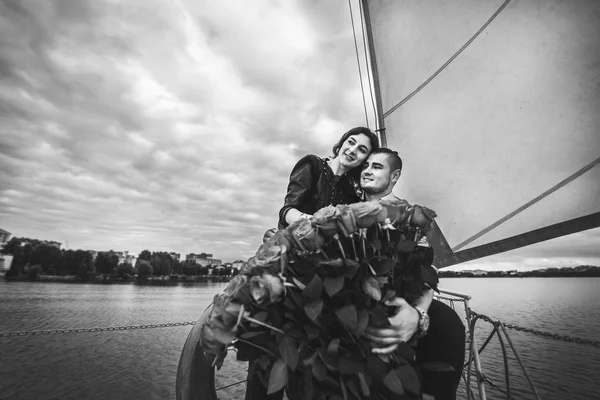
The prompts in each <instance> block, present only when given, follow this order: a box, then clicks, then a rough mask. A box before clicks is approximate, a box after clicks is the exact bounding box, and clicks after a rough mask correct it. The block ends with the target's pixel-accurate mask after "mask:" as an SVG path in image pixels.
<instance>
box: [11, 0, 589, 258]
mask: <svg viewBox="0 0 600 400" xmlns="http://www.w3.org/2000/svg"><path fill="white" fill-rule="evenodd" d="M364 124H365V117H364V114H363V105H362V98H361V94H360V84H359V82H358V78H357V69H356V59H355V55H354V42H353V38H352V27H351V24H350V17H349V11H348V6H347V4H346V3H343V2H342V3H337V2H326V1H308V0H306V1H280V2H273V1H266V0H261V1H253V2H246V1H242V0H238V1H228V2H225V3H219V2H201V3H199V2H194V1H191V0H180V1H176V0H174V1H169V2H164V1H158V0H131V1H127V2H118V1H114V0H102V1H80V0H52V1H51V0H47V1H35V0H0V221H1V226H0V227H1V228H3V229H5V230H8V231H10V232H12V233H13V235H15V236H27V237H35V238H40V239H47V240H56V241H60V242H62V243H63V244H66V242H67V241H68V244H69V247H70V248H85V249H95V250H109V249H113V250H129V251H132V252H134V253H138V252H140V251H141V250H143V249H150V250H152V251H177V252H180V253H182V254H185V253H190V252H194V253H200V252H207V253H212V254H214V256H215V257H217V258H220V259H223V260H226V261H232V260H235V259H239V258H242V259H246V258H248V257H250V256H251V255H252V254H254V252H255V250H256V248H257V247H258V244H259V243H260V240H261V238H262V234H263V232H264V231H265V230H266V229H269V228H271V227H274V226H276V223H277V212H278V210H279V208H280V207H281V205H282V201H283V197H284V194H285V189H286V185H287V179H288V177H289V172H290V170H291V168H292V166H293V164H294V163H295V161H296V160H297V159H298V158H299V157H300V156H302V155H304V154H307V153H315V154H320V155H328V154H329V151H330V148H331V146H332V144H333V143H334V142H335V141H336V140H337V138H338V137H339V136H340V134H341V133H343V132H344V131H345V130H347V129H348V128H350V127H353V126H356V125H364ZM595 238H596V240H597V239H598V236H597V232H596V236H595ZM546 249H547V250H549V255H546V256H545V257H554V256H555V255H559V254H558V253H553V251H552V249H551V248H546ZM530 255H531V254H530ZM534 256H537V255H534ZM595 256H596V257H598V254H597V253H596V254H595ZM599 258H600V257H599Z"/></svg>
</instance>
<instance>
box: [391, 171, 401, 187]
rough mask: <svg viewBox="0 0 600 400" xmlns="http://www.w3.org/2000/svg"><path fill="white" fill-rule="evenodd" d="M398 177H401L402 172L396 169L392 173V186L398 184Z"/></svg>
mask: <svg viewBox="0 0 600 400" xmlns="http://www.w3.org/2000/svg"><path fill="white" fill-rule="evenodd" d="M400 175H402V170H399V169H397V170H395V171H394V172H392V182H393V183H394V184H395V183H396V182H398V179H400Z"/></svg>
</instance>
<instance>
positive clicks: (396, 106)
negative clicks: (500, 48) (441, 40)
mask: <svg viewBox="0 0 600 400" xmlns="http://www.w3.org/2000/svg"><path fill="white" fill-rule="evenodd" d="M510 2H511V0H506V1H505V2H504V3H503V4H502V5H501V6H500V8H499V9H498V10H496V12H495V13H494V15H492V16H491V17H490V19H488V20H487V22H486V23H485V24H483V26H482V27H481V28H479V30H478V31H477V32H476V33H475V34H474V35H473V36H471V39H469V40H468V41H467V43H465V44H464V45H463V46H462V47H461V48H460V49H459V50H458V51H457V52H456V53H454V55H453V56H452V57H450V59H449V60H448V61H446V62H445V63H444V65H442V66H441V67H440V68H439V69H438V70H437V71H435V73H434V74H433V75H431V76H430V77H429V78H428V79H427V80H426V81H425V82H423V83H422V84H421V85H420V86H419V87H418V88H416V89H415V90H414V91H413V92H412V93H410V94H409V95H408V96H406V97H405V98H404V99H402V100H401V101H400V102H399V103H398V104H396V105H395V106H393V107H392V108H390V109H389V110H388V111H386V112H385V113H384V114H383V118H387V117H388V116H389V115H390V114H391V113H393V112H394V111H396V110H397V109H398V108H400V107H401V106H402V105H403V104H404V103H406V102H407V101H409V100H410V99H412V98H413V96H414V95H416V94H417V93H419V92H420V91H421V89H423V88H424V87H425V86H427V85H428V84H429V83H430V82H431V81H432V80H434V79H435V78H436V77H437V76H438V75H439V74H440V73H441V72H442V71H443V70H444V69H446V67H447V66H448V65H450V63H452V61H454V60H455V59H456V58H457V57H458V56H459V55H460V54H461V53H462V52H463V51H464V50H465V49H466V48H467V47H469V45H470V44H471V43H473V41H474V40H475V39H477V37H478V36H479V35H480V34H481V33H482V32H483V31H484V30H485V29H486V28H487V27H488V25H489V24H491V23H492V21H494V20H495V19H496V17H497V16H498V15H499V14H500V13H501V12H502V11H503V10H504V9H505V8H506V6H507V5H508V3H510Z"/></svg>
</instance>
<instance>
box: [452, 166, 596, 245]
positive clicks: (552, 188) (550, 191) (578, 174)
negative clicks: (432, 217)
mask: <svg viewBox="0 0 600 400" xmlns="http://www.w3.org/2000/svg"><path fill="white" fill-rule="evenodd" d="M598 164H600V157H599V158H597V159H595V160H594V161H592V162H591V163H589V164H588V165H586V166H585V167H583V168H581V169H580V170H579V171H577V172H575V173H574V174H572V175H571V176H569V177H568V178H566V179H564V180H562V181H561V182H559V183H557V184H556V185H554V186H552V187H551V188H550V189H548V190H546V191H545V192H544V193H542V194H540V195H539V196H537V197H536V198H534V199H532V200H530V201H529V202H527V203H525V204H523V205H522V206H521V207H519V208H517V209H516V210H514V211H513V212H511V213H510V214H508V215H506V216H505V217H503V218H501V219H499V220H498V221H496V222H494V223H493V224H491V225H490V226H488V227H487V228H485V229H483V230H482V231H481V232H479V233H477V234H475V235H473V236H471V237H470V238H468V239H467V240H465V241H464V242H462V243H460V244H458V245H456V246H454V247H453V248H452V251H456V250H458V249H460V248H462V247H464V246H466V245H467V244H469V243H471V242H472V241H474V240H476V239H478V238H480V237H481V236H483V235H485V234H486V233H488V232H489V231H491V230H492V229H495V228H496V227H498V226H499V225H501V224H503V223H504V222H506V221H508V220H509V219H511V218H512V217H514V216H515V215H517V214H519V213H520V212H522V211H524V210H525V209H527V208H529V207H531V206H532V205H534V204H535V203H537V202H538V201H540V200H542V199H543V198H545V197H547V196H549V195H550V194H552V193H554V192H556V191H557V190H558V189H560V188H562V187H563V186H565V185H567V184H568V183H570V182H572V181H574V180H575V179H577V178H579V177H580V176H581V175H583V174H584V173H586V172H587V171H589V170H590V169H592V168H594V167H595V166H596V165H598Z"/></svg>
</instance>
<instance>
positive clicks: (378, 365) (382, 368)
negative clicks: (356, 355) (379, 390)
mask: <svg viewBox="0 0 600 400" xmlns="http://www.w3.org/2000/svg"><path fill="white" fill-rule="evenodd" d="M389 369H390V367H389V365H388V364H386V363H384V362H383V361H381V359H380V358H379V357H377V356H376V355H375V354H369V355H368V356H367V373H368V374H369V375H370V376H372V377H373V379H375V380H376V381H379V382H381V381H382V380H383V378H385V376H386V375H387V373H388V371H389Z"/></svg>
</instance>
